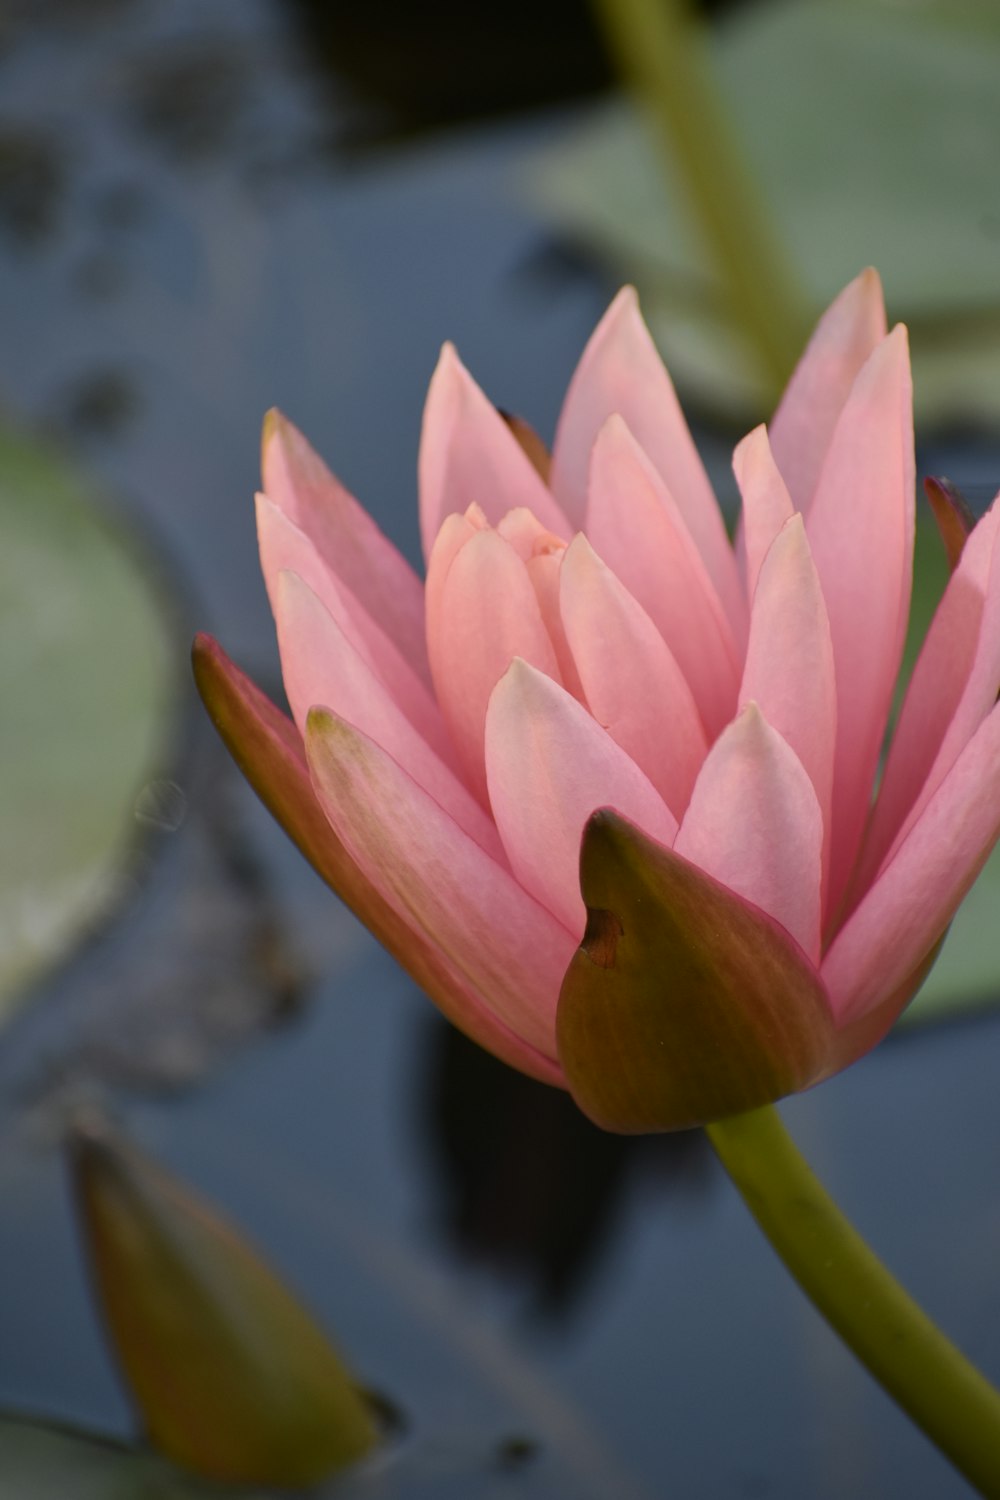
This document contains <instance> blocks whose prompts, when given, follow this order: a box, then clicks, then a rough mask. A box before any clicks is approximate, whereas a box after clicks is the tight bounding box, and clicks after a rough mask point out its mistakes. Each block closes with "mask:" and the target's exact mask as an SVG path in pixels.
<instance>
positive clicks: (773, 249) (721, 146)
mask: <svg viewBox="0 0 1000 1500" xmlns="http://www.w3.org/2000/svg"><path fill="white" fill-rule="evenodd" d="M594 5H595V11H596V15H597V18H598V21H599V22H600V24H601V25H602V27H603V30H604V33H605V36H606V38H607V41H608V45H609V49H610V51H611V53H612V56H613V57H614V58H615V59H616V60H617V63H618V66H619V68H620V71H621V74H622V76H623V78H624V79H625V81H626V82H627V83H629V84H630V86H632V87H633V88H634V90H635V92H636V94H637V95H638V97H639V98H640V99H641V100H642V101H643V103H644V105H645V106H646V109H647V111H648V114H649V116H650V119H651V122H652V124H653V126H654V133H655V137H656V140H657V143H658V145H659V148H660V150H661V151H662V152H663V153H664V155H665V156H666V158H667V159H668V160H669V162H670V164H671V166H672V167H673V168H675V169H676V170H677V171H678V172H679V174H680V177H681V181H682V184H683V187H684V189H685V191H686V192H687V195H688V199H689V201H690V203H691V206H692V208H693V210H694V213H695V216H696V218H697V220H698V222H699V224H700V226H701V229H702V232H703V234H704V236H705V239H706V242H707V244H708V247H709V250H710V251H711V252H712V254H713V255H714V259H715V264H716V269H717V271H718V273H719V275H720V276H721V279H722V282H723V285H724V286H725V287H726V289H727V292H728V298H729V302H730V306H731V310H732V317H733V320H734V322H735V323H736V324H737V326H741V327H742V329H743V332H744V335H745V337H746V340H747V342H748V344H749V345H750V347H751V348H752V350H753V351H754V352H755V354H756V357H757V360H758V363H759V365H760V369H761V372H762V373H763V374H764V375H765V377H766V378H767V379H768V381H769V382H770V385H771V387H772V395H773V397H774V399H775V400H776V399H777V397H778V395H779V394H780V392H781V391H782V390H783V388H784V386H785V383H786V381H787V380H788V377H789V375H790V374H791V372H792V370H793V369H794V368H795V365H796V362H797V360H798V358H799V355H800V354H801V352H802V350H803V348H804V347H805V344H806V341H807V339H808V337H809V333H810V330H811V328H812V324H813V322H814V318H813V316H812V310H811V309H810V307H809V302H808V299H807V297H806V296H805V294H804V293H803V291H802V288H801V286H800V284H799V279H798V277H797V275H796V273H795V270H794V267H793V266H792V265H791V263H790V261H789V259H788V257H787V255H786V254H785V250H784V246H783V245H782V244H781V241H780V239H779V237H778V235H777V234H776V233H775V231H774V228H773V226H772V224H771V223H770V221H769V220H768V218H767V214H766V207H765V204H764V201H763V197H762V195H761V194H760V193H759V192H758V191H757V189H756V186H755V184H754V181H753V173H752V172H751V170H750V168H749V166H748V164H747V163H746V161H745V160H744V158H743V153H742V151H741V150H740V146H739V142H738V141H737V139H736V135H735V132H734V129H733V125H732V122H731V120H730V118H729V115H728V113H727V111H726V106H725V101H724V99H722V98H721V97H720V94H719V90H718V87H717V85H716V83H715V80H714V79H713V76H712V68H711V61H710V59H709V57H708V56H707V52H706V48H705V44H704V41H703V38H702V35H701V31H700V27H699V24H698V22H697V20H696V19H695V18H694V17H692V16H691V15H690V14H689V12H688V6H687V5H686V3H685V0H594Z"/></svg>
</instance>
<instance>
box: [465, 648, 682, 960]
mask: <svg viewBox="0 0 1000 1500" xmlns="http://www.w3.org/2000/svg"><path fill="white" fill-rule="evenodd" d="M486 776H487V781H488V783H489V789H490V802H491V803H492V806H493V814H494V817H495V818H496V822H497V827H498V829H499V830H500V837H501V838H502V840H503V843H504V847H505V848H506V850H507V855H508V858H509V859H510V863H511V869H512V870H513V871H514V874H515V875H516V876H517V878H518V880H519V881H520V882H521V884H522V885H523V886H524V887H525V889H526V890H528V891H530V892H531V894H532V895H533V896H535V897H536V898H537V900H539V901H540V902H542V904H543V905H544V906H547V907H548V909H549V911H551V912H552V913H553V915H554V916H556V917H558V919H559V921H560V922H562V923H563V925H564V926H565V927H567V928H568V929H569V930H570V931H571V932H572V933H573V934H574V936H575V937H576V938H577V939H579V937H580V936H581V935H582V933H583V928H584V922H585V918H586V913H585V911H584V905H583V899H582V897H581V895H580V873H579V865H580V839H581V837H582V835H583V828H584V824H585V823H586V821H587V819H588V818H589V817H590V815H591V813H592V812H593V811H594V810H595V808H598V807H605V806H610V807H614V808H615V809H616V810H618V811H620V812H622V813H623V814H624V815H625V817H627V818H630V819H631V820H632V821H633V822H635V823H636V824H637V825H638V826H639V827H640V828H642V829H643V830H644V831H645V832H647V833H649V834H650V835H651V836H652V837H653V838H655V839H658V840H660V842H662V843H665V844H669V843H671V842H672V841H673V837H674V834H675V833H676V832H677V820H676V819H675V818H674V816H673V814H672V813H671V812H670V810H669V809H668V808H667V806H666V804H665V803H664V801H663V799H662V798H661V797H660V796H659V794H658V793H657V792H656V791H655V789H654V788H653V786H652V785H651V784H650V782H649V781H648V780H647V778H646V777H645V776H644V775H643V773H642V772H641V771H640V770H639V767H638V766H637V765H636V764H635V763H634V761H631V760H630V759H629V757H628V756H627V755H626V754H625V753H624V751H622V750H620V749H619V747H618V746H617V745H616V744H615V742H614V740H612V739H611V737H610V736H609V735H607V734H605V732H604V730H603V729H601V727H600V725H598V724H597V723H596V722H595V721H594V720H593V719H592V718H591V717H590V715H589V714H588V713H587V711H586V709H584V708H581V706H580V704H579V703H577V702H576V700H575V699H574V698H571V697H570V695H569V694H568V693H567V692H566V691H565V690H564V689H563V688H561V687H559V686H558V685H557V684H556V683H554V682H552V681H551V680H550V679H549V678H548V677H546V676H545V675H544V674H543V673H541V672H538V671H536V670H535V669H534V668H533V667H531V666H529V665H528V664H527V663H526V662H523V661H514V662H513V663H512V664H511V667H510V670H509V671H508V672H507V673H506V674H505V676H504V677H502V678H501V680H500V681H499V682H498V683H497V686H496V689H495V691H494V693H493V696H492V698H491V699H490V706H489V712H488V714H487V717H486Z"/></svg>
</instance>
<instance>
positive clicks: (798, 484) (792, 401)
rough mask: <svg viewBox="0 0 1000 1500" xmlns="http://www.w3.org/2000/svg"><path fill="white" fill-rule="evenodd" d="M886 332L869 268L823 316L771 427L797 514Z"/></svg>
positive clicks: (876, 284)
mask: <svg viewBox="0 0 1000 1500" xmlns="http://www.w3.org/2000/svg"><path fill="white" fill-rule="evenodd" d="M885 331H886V323H885V305H884V303H883V300H882V283H881V282H880V281H879V278H878V273H877V272H876V271H873V270H871V269H870V268H869V269H868V270H867V271H862V272H861V275H860V276H857V277H855V279H854V280H853V281H852V282H851V283H850V285H849V286H847V287H845V288H844V290H843V291H842V292H841V294H840V296H839V297H838V298H837V299H836V301H835V302H834V303H833V304H832V306H830V307H829V308H828V309H827V311H826V312H825V313H824V314H823V317H822V318H821V319H820V321H819V324H818V326H817V328H816V331H815V333H814V334H813V336H812V338H811V339H810V341H809V347H808V348H807V349H806V352H805V354H804V355H803V356H802V359H801V360H800V361H799V365H798V368H797V369H796V371H795V373H794V374H793V376H792V378H791V380H790V381H789V383H788V388H787V389H786V391H785V394H784V396H783V397H782V401H781V405H780V406H779V407H778V410H777V411H776V412H775V414H774V419H773V421H772V422H771V447H772V449H773V451H774V456H775V459H776V460H777V463H778V468H779V469H780V470H781V472H782V474H783V475H784V477H785V482H786V484H787V485H788V488H789V491H790V493H791V496H792V500H793V501H794V503H795V508H796V509H797V510H802V511H808V509H809V506H810V503H811V501H812V498H813V495H814V494H815V491H816V485H817V483H818V482H819V476H820V473H821V471H822V468H823V463H824V461H825V459H826V454H827V449H828V448H829V446H830V441H831V439H832V437H833V432H834V429H835V427H836V425H837V422H838V420H839V418H840V413H841V411H842V410H843V407H844V405H845V403H846V401H847V398H848V395H849V394H850V391H851V387H852V386H853V384H854V381H855V379H856V378H857V375H858V373H859V371H860V370H861V367H862V366H863V365H864V363H865V361H866V360H867V359H868V357H869V355H870V354H871V353H872V351H873V350H874V349H875V348H876V346H877V345H878V344H879V343H880V342H881V341H882V339H883V338H884V337H885Z"/></svg>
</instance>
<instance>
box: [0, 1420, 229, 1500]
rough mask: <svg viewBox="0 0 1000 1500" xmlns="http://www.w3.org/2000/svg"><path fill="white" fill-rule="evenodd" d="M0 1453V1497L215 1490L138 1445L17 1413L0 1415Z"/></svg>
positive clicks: (134, 1498)
mask: <svg viewBox="0 0 1000 1500" xmlns="http://www.w3.org/2000/svg"><path fill="white" fill-rule="evenodd" d="M0 1454H2V1455H3V1456H2V1459H0V1500H67V1497H69V1496H72V1500H206V1497H208V1496H210V1495H213V1494H214V1495H216V1496H217V1495H218V1494H219V1491H218V1490H217V1489H214V1490H213V1489H209V1488H208V1487H207V1486H206V1485H203V1484H200V1483H198V1482H197V1481H196V1480H191V1479H188V1478H186V1477H185V1476H184V1475H182V1474H179V1473H177V1471H176V1470H174V1469H171V1468H170V1467H169V1465H167V1464H166V1463H164V1462H163V1460H162V1459H158V1458H156V1457H155V1456H154V1455H153V1454H151V1453H148V1452H145V1451H143V1450H141V1449H134V1448H129V1447H126V1446H125V1444H123V1443H115V1442H111V1441H109V1440H107V1439H102V1438H97V1437H91V1436H88V1435H85V1434H84V1433H80V1432H74V1431H73V1430H72V1429H70V1428H68V1427H54V1426H48V1425H47V1424H45V1423H42V1422H33V1421H29V1420H27V1419H26V1418H21V1417H0ZM246 1500H249V1497H248V1496H247V1497H246Z"/></svg>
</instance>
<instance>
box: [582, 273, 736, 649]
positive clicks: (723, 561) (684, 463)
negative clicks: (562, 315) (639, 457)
mask: <svg viewBox="0 0 1000 1500" xmlns="http://www.w3.org/2000/svg"><path fill="white" fill-rule="evenodd" d="M614 413H617V414H618V415H619V416H621V417H622V418H623V419H624V420H625V422H626V423H627V424H628V427H629V429H630V430H631V431H632V432H633V433H634V434H635V437H636V439H637V441H638V442H639V444H640V445H641V446H642V448H643V450H644V451H645V452H646V453H647V454H648V455H649V459H650V461H651V463H652V464H653V466H654V468H655V469H656V470H657V471H658V473H659V474H660V476H661V478H662V479H663V482H664V484H665V485H666V486H667V488H668V489H669V490H670V492H671V494H672V495H673V496H674V498H675V500H676V502H677V505H678V507H679V509H680V513H681V515H682V516H683V517H684V522H685V525H686V527H687V530H688V532H689V533H690V535H691V538H692V539H693V541H694V543H695V546H696V548H697V549H698V552H699V554H700V556H701V558H702V560H703V562H704V565H705V567H706V569H707V570H708V574H709V577H710V578H711V579H712V582H713V584H714V587H715V589H716V591H717V593H718V596H719V598H720V600H721V601H722V604H723V607H724V609H725V612H726V615H727V618H728V619H729V622H730V625H731V627H732V629H733V631H734V632H735V634H736V637H737V639H740V638H742V635H743V632H744V630H745V628H746V604H745V601H744V598H743V593H742V589H741V588H740V581H739V574H738V572H737V569H736V563H735V559H734V557H733V552H732V548H731V547H730V545H729V539H728V537H727V536H726V528H725V526H724V524H723V521H722V515H721V512H720V510H719V507H718V504H717V503H716V499H715V495H714V494H713V492H712V486H711V484H710V483H709V479H708V475H707V474H706V473H705V468H704V465H703V464H702V461H701V459H700V458H699V456H698V450H697V449H696V448H695V445H694V441H693V439H692V437H691V433H690V431H689V430H688V425H687V423H686V421H685V420H684V415H683V413H682V411H681V408H680V403H679V402H678V400H677V396H676V393H675V391H674V388H673V385H672V383H671V380H670V376H669V375H668V374H667V372H666V370H665V369H664V366H663V361H662V360H661V359H660V356H659V354H658V353H657V350H656V346H655V344H654V343H653V340H652V339H651V338H650V336H649V331H648V329H647V328H646V325H645V323H644V322H643V321H642V316H641V314H640V312H639V302H638V298H637V297H636V294H635V291H634V289H633V288H632V287H625V288H624V290H623V291H621V292H619V294H618V296H617V297H616V298H615V300H614V302H612V304H611V306H610V307H609V309H608V311H607V312H606V313H605V315H604V317H603V318H602V320H601V322H600V323H599V324H598V326H597V328H596V329H595V331H594V333H593V334H592V336H591V339H590V342H589V343H588V345H587V347H586V349H585V350H584V352H583V356H582V358H581V360H580V363H579V364H578V365H577V368H576V371H575V373H574V375H573V378H572V380H571V381H570V385H569V390H568V391H567V392H566V400H565V402H564V403H563V409H562V414H561V415H560V418H559V425H558V428H557V430H556V440H555V446H554V448H553V453H552V490H553V493H554V494H555V497H556V499H557V500H558V501H559V503H560V505H561V506H562V508H563V510H564V511H565V512H566V515H567V516H568V517H569V518H570V521H571V523H572V525H573V527H574V529H575V530H578V531H582V530H583V529H584V525H583V522H584V517H585V516H587V517H588V522H589V511H588V498H587V497H588V484H589V464H590V451H591V449H592V447H593V446H594V443H595V442H596V441H597V435H598V433H599V432H600V431H601V429H602V427H603V426H604V424H605V423H606V421H607V419H608V417H610V416H612V415H613V414H614ZM588 529H589V526H588Z"/></svg>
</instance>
